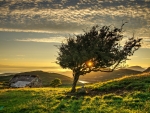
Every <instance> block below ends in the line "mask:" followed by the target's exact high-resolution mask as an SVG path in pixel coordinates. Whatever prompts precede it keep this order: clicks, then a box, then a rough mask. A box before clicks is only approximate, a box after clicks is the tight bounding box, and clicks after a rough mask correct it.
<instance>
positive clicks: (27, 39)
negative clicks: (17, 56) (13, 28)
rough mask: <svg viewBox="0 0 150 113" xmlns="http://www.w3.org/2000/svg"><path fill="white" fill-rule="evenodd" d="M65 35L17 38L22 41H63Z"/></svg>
mask: <svg viewBox="0 0 150 113" xmlns="http://www.w3.org/2000/svg"><path fill="white" fill-rule="evenodd" d="M64 39H65V38H64V37H52V38H40V39H39V38H26V39H16V41H21V42H44V43H53V42H54V43H61V42H62V41H64Z"/></svg>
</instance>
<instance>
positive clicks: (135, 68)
mask: <svg viewBox="0 0 150 113" xmlns="http://www.w3.org/2000/svg"><path fill="white" fill-rule="evenodd" d="M127 69H131V70H135V71H141V72H142V71H144V70H145V69H144V68H142V67H141V66H130V67H128V68H127Z"/></svg>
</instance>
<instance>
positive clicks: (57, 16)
mask: <svg viewBox="0 0 150 113" xmlns="http://www.w3.org/2000/svg"><path fill="white" fill-rule="evenodd" d="M122 20H124V21H127V22H128V23H127V24H126V25H125V26H124V35H125V39H127V38H129V37H132V36H133V33H134V34H135V37H140V38H143V41H142V48H140V49H139V50H138V51H136V52H135V54H134V55H133V56H132V57H131V58H130V59H131V60H129V61H128V62H127V63H128V64H129V65H130V66H133V65H141V66H142V67H148V66H150V0H0V73H3V72H17V71H25V70H35V69H39V70H41V69H43V70H47V71H53V72H57V71H63V70H62V69H61V68H60V67H59V66H58V65H57V64H55V61H56V56H57V52H58V49H57V48H56V47H55V46H54V45H59V44H60V43H61V42H62V41H63V40H64V38H65V37H68V36H69V35H73V34H80V33H83V29H84V30H88V29H90V28H91V27H92V26H93V25H97V24H98V25H99V26H103V25H112V26H116V27H120V26H121V24H122Z"/></svg>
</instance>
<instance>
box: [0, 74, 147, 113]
mask: <svg viewBox="0 0 150 113" xmlns="http://www.w3.org/2000/svg"><path fill="white" fill-rule="evenodd" d="M131 86H132V87H131ZM86 87H87V88H91V90H92V91H93V92H94V91H95V92H96V94H95V95H93V96H91V94H87V95H81V94H80V95H79V94H74V95H71V94H68V93H66V92H68V91H70V88H19V89H3V90H2V89H1V90H0V113H1V112H2V113H149V112H150V107H149V106H150V73H146V74H141V75H137V76H131V77H124V78H121V79H117V80H112V81H108V82H103V83H97V84H93V85H90V86H86ZM91 93H92V92H91Z"/></svg>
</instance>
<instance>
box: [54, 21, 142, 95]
mask: <svg viewBox="0 0 150 113" xmlns="http://www.w3.org/2000/svg"><path fill="white" fill-rule="evenodd" d="M124 24H125V23H123V24H122V25H121V28H116V27H113V28H112V27H111V26H103V27H101V28H100V27H98V26H93V27H92V28H91V30H90V31H88V32H86V31H84V34H83V35H76V36H73V37H69V38H67V39H66V42H65V43H62V44H61V45H60V46H59V47H58V49H59V52H58V57H57V61H56V63H57V64H59V65H60V66H61V67H62V68H68V69H71V70H72V71H73V77H74V80H73V84H72V90H71V92H75V91H76V89H75V88H76V83H77V81H78V79H79V76H80V75H85V74H86V73H90V72H91V71H95V72H96V71H102V72H112V71H113V70H114V69H116V68H117V67H119V65H120V64H122V63H123V62H125V61H126V60H127V59H128V58H127V57H128V56H132V55H133V53H134V52H135V51H136V50H138V49H139V47H141V40H142V39H141V38H139V39H135V38H134V36H133V37H132V38H129V39H128V40H127V41H126V43H124V44H121V41H122V39H123V38H124V36H123V26H124Z"/></svg>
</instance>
